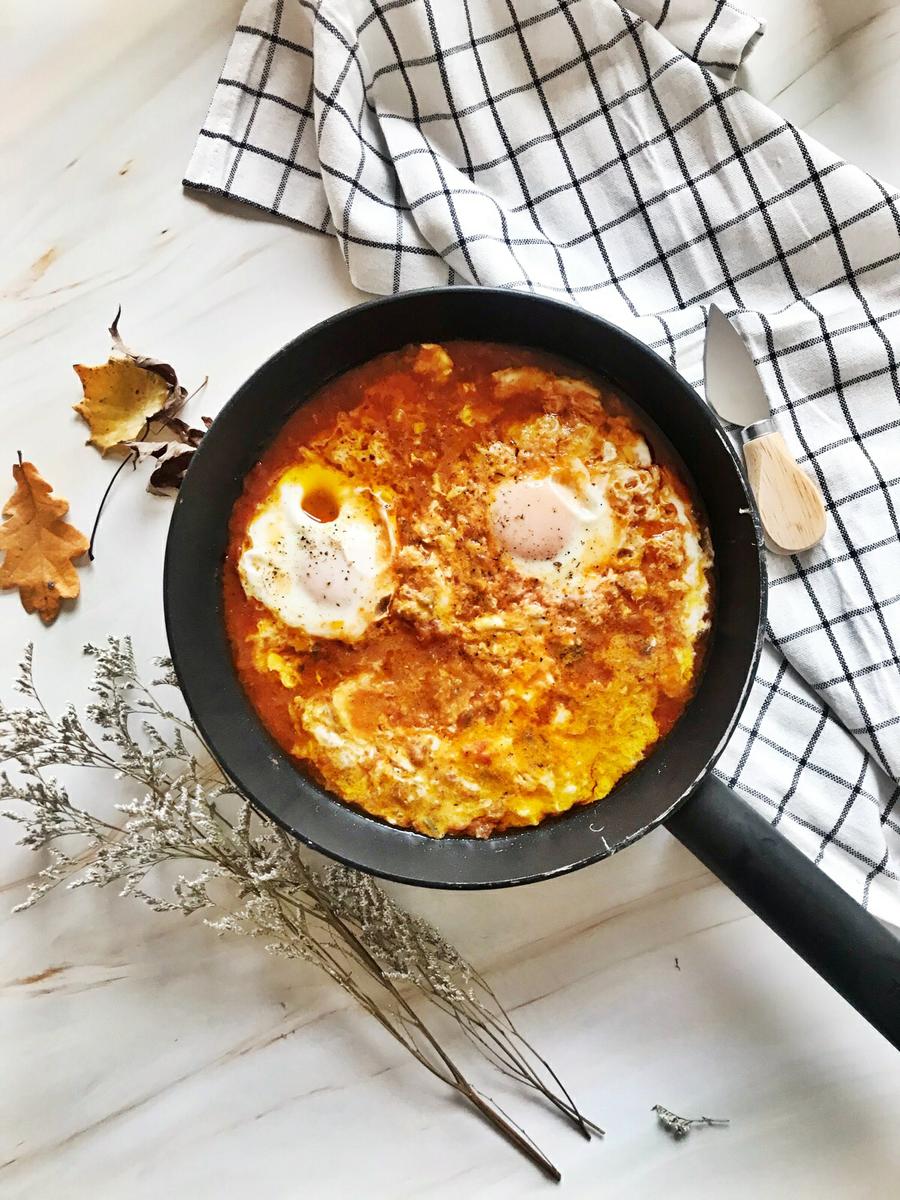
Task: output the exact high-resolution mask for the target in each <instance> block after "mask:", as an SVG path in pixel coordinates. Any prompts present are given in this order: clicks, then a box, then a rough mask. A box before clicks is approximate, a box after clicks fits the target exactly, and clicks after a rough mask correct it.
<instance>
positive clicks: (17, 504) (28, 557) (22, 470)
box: [0, 454, 88, 625]
mask: <svg viewBox="0 0 900 1200" xmlns="http://www.w3.org/2000/svg"><path fill="white" fill-rule="evenodd" d="M13 478H14V479H15V481H16V490H15V491H14V492H13V494H12V496H10V498H9V500H7V502H6V504H5V506H4V508H3V517H4V521H3V524H2V525H0V550H2V551H4V552H5V554H4V559H3V564H2V566H0V587H2V588H18V589H19V596H20V597H21V600H22V605H23V607H24V609H25V611H26V612H30V613H31V612H36V613H37V614H38V615H39V616H40V618H41V620H42V621H43V622H44V624H45V625H49V624H51V623H52V622H53V621H55V620H56V618H57V616H58V614H59V608H60V605H61V603H62V601H63V600H72V599H74V598H75V597H76V596H77V595H78V592H79V590H80V585H79V580H78V572H77V571H76V570H75V565H74V563H73V561H72V560H73V559H75V558H78V557H79V556H80V555H82V554H84V553H85V551H86V550H87V548H88V540H87V538H86V537H85V536H84V534H83V533H79V531H78V530H77V529H75V527H74V526H72V525H69V524H68V522H67V521H64V520H63V517H64V516H65V514H66V513H67V512H68V511H69V504H68V501H67V500H63V499H61V498H60V497H58V496H54V495H53V493H52V488H51V487H50V484H49V483H47V481H46V480H45V479H43V478H42V477H41V475H39V474H38V471H37V468H36V467H35V466H34V464H33V463H30V462H22V456H21V454H20V455H19V461H18V463H17V464H15V465H14V466H13Z"/></svg>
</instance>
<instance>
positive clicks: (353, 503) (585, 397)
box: [224, 342, 712, 837]
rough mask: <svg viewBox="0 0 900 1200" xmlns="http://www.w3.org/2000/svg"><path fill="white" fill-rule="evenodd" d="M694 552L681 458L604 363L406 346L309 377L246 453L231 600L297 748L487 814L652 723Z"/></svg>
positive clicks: (675, 708)
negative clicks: (251, 462)
mask: <svg viewBox="0 0 900 1200" xmlns="http://www.w3.org/2000/svg"><path fill="white" fill-rule="evenodd" d="M648 439H649V440H648ZM651 447H652V448H651ZM711 567H712V552H711V549H710V544H709V539H708V537H707V536H706V533H705V531H704V527H703V522H702V518H701V514H700V511H699V508H698V506H697V504H696V502H695V499H694V496H693V494H692V491H691V489H690V487H689V486H688V481H687V480H686V478H685V477H684V475H683V472H682V471H681V470H680V469H679V467H678V464H677V462H676V461H675V459H674V457H673V456H672V455H670V454H669V453H667V452H666V450H665V448H664V447H662V446H661V445H659V444H657V441H656V439H655V438H654V437H653V435H652V434H649V435H648V433H647V431H646V426H645V424H644V423H643V422H642V421H641V420H640V419H639V418H638V417H637V415H636V414H635V413H634V412H633V411H632V410H631V409H630V406H629V405H628V404H627V402H626V401H624V400H623V399H622V398H621V397H620V396H619V395H618V394H617V393H616V392H615V391H614V390H613V389H612V388H611V387H610V386H609V385H607V384H605V383H604V382H603V381H601V380H595V379H588V378H585V377H583V376H582V375H581V374H580V373H578V372H577V371H576V370H573V368H571V367H570V366H568V365H567V364H564V363H562V362H560V361H559V360H556V359H553V358H551V357H549V356H547V355H545V354H541V353H538V352H536V351H532V350H527V349H524V348H518V347H513V346H507V345H497V344H491V343H481V342H448V343H446V344H445V345H416V346H408V347H406V348H405V349H403V350H399V351H394V352H391V353H389V354H385V355H382V356H381V357H379V358H377V359H374V360H372V361H371V362H368V363H366V364H364V365H363V366H361V367H358V368H355V369H354V370H351V371H349V372H347V373H346V374H344V375H342V376H340V377H339V378H337V379H335V380H333V381H332V382H331V383H329V384H328V385H327V386H325V387H324V388H323V389H322V390H321V391H320V392H319V393H318V394H317V395H316V396H314V397H313V398H312V399H311V400H310V401H309V402H307V403H305V404H303V405H302V406H301V407H300V408H299V409H298V410H297V412H296V413H295V414H294V415H293V416H292V417H291V419H290V420H289V421H288V422H287V424H286V425H285V426H284V427H283V429H282V430H281V431H280V433H279V434H278V435H277V436H276V438H275V440H274V441H273V442H272V443H271V445H270V446H269V447H268V449H267V450H266V452H265V453H264V454H263V456H262V459H261V460H260V462H259V463H258V464H257V465H256V466H255V467H254V468H253V469H252V470H251V472H250V473H249V475H248V476H247V479H246V481H245V484H244V489H243V493H242V495H241V497H240V498H239V499H238V501H237V503H236V504H235V506H234V510H233V512H232V517H231V525H230V531H229V543H228V554H227V559H226V564H225V575H224V600H225V617H226V625H227V630H228V636H229V639H230V642H231V646H232V651H233V655H234V661H235V666H236V670H237V673H238V676H239V678H240V680H241V683H242V685H243V687H244V688H245V690H246V692H247V694H248V695H249V697H250V699H251V701H252V703H253V705H254V706H255V708H256V710H257V712H258V713H259V715H260V718H261V720H262V721H263V723H264V724H265V726H266V727H267V728H268V729H269V731H270V732H271V734H272V735H273V736H274V737H275V739H276V740H277V741H278V743H279V744H280V745H281V746H282V748H283V749H284V750H285V751H287V752H288V753H290V754H291V755H292V756H294V757H295V758H296V759H297V760H298V763H299V764H300V765H301V767H302V768H303V769H304V770H306V771H307V772H309V773H310V774H312V775H313V776H314V777H315V778H316V779H318V780H319V781H320V782H321V783H322V784H324V786H326V787H327V788H328V789H329V790H330V791H332V792H333V793H334V794H335V795H337V796H339V797H340V798H341V799H343V800H344V801H346V802H348V803H350V804H353V805H356V806H358V807H360V808H362V809H364V810H365V811H366V812H368V813H370V814H371V815H372V816H375V817H378V818H381V819H382V820H385V821H388V822H390V823H391V824H393V825H398V826H403V827H405V828H409V829H414V830H418V831H419V832H420V833H423V834H427V835H429V836H431V837H444V836H445V835H451V834H457V835H468V836H475V837H488V836H490V835H491V834H493V833H499V832H502V831H503V830H507V829H511V828H513V827H516V826H523V825H536V824H538V823H539V822H541V821H542V820H544V819H545V818H546V817H549V816H551V815H553V814H558V813H561V812H564V811H566V810H567V809H569V808H571V807H572V806H573V805H578V804H586V803H589V802H592V801H595V800H599V799H602V798H603V797H604V796H605V795H606V794H607V793H608V792H609V791H610V790H611V789H612V788H613V787H614V785H615V784H616V782H617V781H618V780H619V779H621V778H622V776H623V775H625V774H626V773H627V772H628V771H630V770H631V769H632V768H633V767H635V766H636V765H637V764H638V763H639V762H640V761H641V759H643V758H644V757H645V756H646V755H647V754H648V753H649V752H650V750H651V749H652V748H653V746H654V745H655V744H656V742H657V741H658V740H659V739H660V738H661V737H664V736H665V734H666V733H667V732H668V730H669V729H670V728H671V727H672V725H673V724H674V723H675V721H676V720H677V719H678V717H679V715H680V713H681V712H682V710H683V709H684V707H685V705H686V703H687V702H688V700H689V699H690V696H691V694H692V692H693V690H694V687H695V684H696V681H697V677H698V672H699V669H700V664H701V660H702V656H703V648H704V643H705V639H706V635H707V633H708V630H709V626H710V619H711V582H710V580H711Z"/></svg>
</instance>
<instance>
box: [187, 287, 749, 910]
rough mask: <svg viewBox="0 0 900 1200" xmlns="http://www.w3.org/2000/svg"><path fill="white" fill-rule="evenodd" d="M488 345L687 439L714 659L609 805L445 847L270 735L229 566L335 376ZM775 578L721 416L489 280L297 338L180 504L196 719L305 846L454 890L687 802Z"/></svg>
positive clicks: (730, 709)
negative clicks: (455, 342) (617, 399)
mask: <svg viewBox="0 0 900 1200" xmlns="http://www.w3.org/2000/svg"><path fill="white" fill-rule="evenodd" d="M450 339H470V340H480V339H487V340H490V341H496V342H508V343H511V344H517V345H526V346H533V347H538V348H540V349H542V350H545V351H549V352H550V353H552V354H555V355H557V356H560V357H563V358H566V359H569V360H570V361H573V362H575V363H577V364H579V365H580V366H582V367H583V368H584V369H586V370H587V371H590V372H592V373H594V374H598V375H603V376H605V377H606V378H608V379H609V380H610V381H611V382H612V383H613V384H614V385H615V386H616V387H618V388H619V389H620V390H621V391H622V392H623V393H624V394H625V395H626V396H627V397H628V398H629V399H630V400H631V401H632V403H633V404H634V405H636V406H637V408H638V409H639V410H641V411H642V412H643V413H644V414H646V416H647V417H648V418H649V420H650V422H652V424H653V425H655V426H657V427H658V428H659V429H660V430H661V431H662V433H663V435H664V436H665V438H666V439H668V441H669V442H670V443H671V444H672V446H674V447H675V450H676V451H677V453H678V455H679V457H680V458H681V460H682V462H683V463H684V466H685V468H686V470H687V473H688V475H689V476H690V478H691V479H692V480H693V482H694V484H695V486H696V488H697V491H698V493H699V495H700V498H701V500H702V503H703V506H704V507H705V509H706V514H707V518H708V522H709V529H710V534H711V537H712V541H713V546H714V551H715V564H716V565H715V571H716V578H715V592H716V611H715V617H714V627H713V634H712V638H711V643H710V646H709V649H708V653H707V661H706V667H705V670H704V673H703V676H702V678H701V680H700V683H699V686H698V688H697V691H696V694H695V695H694V697H693V699H692V701H691V702H690V704H689V705H688V707H687V709H686V710H685V712H684V714H683V715H682V717H681V719H680V720H679V722H678V724H677V725H676V726H675V728H674V729H673V730H672V732H671V733H670V734H669V736H668V737H667V738H666V739H664V740H663V741H662V742H661V743H660V744H659V746H658V747H657V748H656V749H655V750H654V752H653V753H652V754H651V755H650V756H649V757H648V758H647V759H646V760H645V761H644V762H643V763H641V764H640V766H639V767H637V768H636V769H635V770H634V771H632V772H631V773H630V774H629V775H628V776H626V777H625V778H624V779H623V780H622V781H621V782H620V783H619V784H618V785H617V787H616V788H615V789H614V790H613V792H611V793H610V795H609V796H607V797H606V798H605V799H603V800H602V801H599V802H597V803H596V804H593V805H586V806H584V807H580V808H577V809H574V810H571V811H570V812H569V813H566V814H564V815H563V816H561V817H558V818H555V819H552V820H550V821H547V822H544V823H543V824H541V825H539V826H537V827H534V828H527V829H521V830H517V831H514V832H510V833H506V834H501V835H499V836H495V837H493V838H490V839H487V840H478V839H473V838H447V839H443V840H435V839H429V838H426V837H424V836H423V835H421V834H417V833H413V832H411V831H407V830H400V829H396V828H393V827H391V826H388V825H385V824H382V823H381V822H378V821H377V820H375V819H373V818H371V817H369V816H367V815H365V814H363V813H361V812H358V811H356V810H355V809H352V808H349V807H348V806H346V805H344V804H343V803H341V802H340V801H339V800H337V799H336V798H335V797H333V796H331V795H329V794H328V793H327V792H325V791H324V790H323V789H322V788H320V787H319V786H317V785H316V784H314V783H313V782H312V781H311V780H310V779H309V778H307V777H306V776H305V775H304V774H303V773H302V772H301V771H300V770H299V769H298V768H297V766H296V765H295V764H294V762H293V761H292V760H291V759H290V758H289V757H288V756H287V755H285V754H284V753H283V752H282V751H281V750H280V748H279V747H278V746H277V745H276V744H275V742H274V741H273V740H272V738H271V737H270V736H269V734H268V733H267V731H266V730H265V728H264V727H263V726H262V724H261V722H260V720H259V718H258V717H257V715H256V713H255V711H254V710H253V708H252V707H251V705H250V703H249V701H248V700H247V698H246V697H245V695H244V693H243V690H242V688H241V686H240V684H239V682H238V680H237V677H236V674H235V672H234V669H233V666H232V660H231V652H230V647H229V645H228V641H227V638H226V635H225V630H224V623H223V619H222V603H221V564H222V559H223V555H224V551H225V545H226V540H227V526H228V519H229V515H230V512H231V508H232V506H233V504H234V501H235V500H236V498H237V496H238V495H239V493H240V490H241V487H242V483H243V478H244V476H245V474H246V473H247V471H248V470H249V469H250V467H251V466H252V465H253V464H254V462H255V461H256V460H257V458H258V457H259V454H260V452H261V451H262V449H263V448H264V446H265V445H266V444H267V443H268V442H269V441H270V440H271V438H272V437H273V436H274V435H275V433H276V432H277V431H278V430H279V429H280V428H281V426H282V425H283V423H284V421H285V420H286V418H287V417H288V416H289V415H290V413H291V412H292V411H293V410H294V409H295V407H296V406H297V404H298V403H302V402H303V400H304V399H308V398H309V397H311V396H312V395H314V394H315V392H316V391H318V389H319V388H320V387H322V386H323V384H325V383H326V382H327V381H328V380H329V379H331V378H333V377H334V376H335V375H338V374H341V373H343V372H344V371H346V370H348V369H349V368H351V367H353V366H356V365H358V364H359V363H362V362H365V361H367V360H368V359H370V358H373V357H375V356H376V355H378V354H382V353H384V352H385V351H388V350H392V349H397V348H399V347H400V346H403V345H405V344H407V343H410V342H421V341H429V342H434V341H437V342H440V341H445V340H450ZM763 589H764V574H763V570H762V562H761V553H760V543H759V538H758V533H757V526H756V521H755V517H754V514H753V508H752V504H751V502H750V500H749V498H748V495H747V491H746V488H745V485H744V481H743V476H742V473H741V470H740V468H739V466H738V464H737V462H736V459H735V457H734V454H733V452H732V450H731V448H730V446H729V444H728V442H727V440H726V438H725V437H724V435H723V433H722V431H721V429H720V427H719V426H718V424H717V422H716V421H715V418H714V417H712V415H711V414H710V413H709V411H708V410H707V408H706V406H705V405H704V404H703V402H702V401H701V400H700V399H699V397H698V396H697V394H696V393H695V392H694V391H693V389H692V388H691V387H690V386H689V385H688V384H687V383H686V382H685V381H684V380H683V379H682V378H681V377H680V376H679V375H678V374H677V373H676V372H675V371H674V370H673V369H672V368H671V367H670V366H669V365H668V364H667V363H665V362H664V361H663V360H662V359H661V358H659V357H658V356H657V355H655V354H654V353H653V352H652V351H650V350H648V349H647V348H646V347H644V346H643V345H641V344H640V343H638V342H636V341H634V340H633V339H632V338H630V337H629V336H628V335H626V334H625V333H623V332H622V331H621V330H619V329H618V328H616V327H615V326H612V325H610V324H608V323H607V322H604V321H602V320H600V319H599V318H596V317H593V316H590V315H589V314H587V313H584V312H582V311H581V310H577V309H573V308H571V307H570V306H568V305H564V304H559V303H556V302H554V301H550V300H546V299H543V298H539V297H535V296H532V295H529V294H526V293H516V292H504V291H494V290H490V289H483V288H448V289H434V290H431V291H427V292H421V293H405V294H403V295H401V296H397V297H392V298H390V299H386V300H380V301H375V302H373V303H371V304H366V305H362V306H360V307H358V308H355V309H351V310H349V311H348V312H345V313H342V314H340V315H339V316H337V317H335V318H332V319H331V320H330V321H327V322H325V323H323V324H322V325H319V326H316V327H315V328H314V329H311V330H309V331H308V332H307V333H305V334H303V335H301V336H300V337H299V338H297V339H296V340H295V341H293V342H291V343H290V344H289V345H288V346H286V347H285V348H284V349H283V350H282V351H280V352H279V353H278V354H276V355H275V356H274V357H273V358H272V359H270V360H269V361H268V362H267V363H265V364H264V365H263V366H262V367H260V369H259V370H258V371H257V372H256V373H255V374H254V375H253V376H252V377H251V378H250V379H249V380H248V381H247V383H245V384H244V386H243V387H242V388H241V389H240V391H239V392H238V393H237V394H236V395H235V396H234V398H233V399H232V400H231V401H230V402H229V404H228V405H227V406H226V407H225V409H224V410H223V411H222V413H221V414H220V416H219V417H218V419H217V420H216V422H215V423H214V425H213V426H212V428H211V429H210V431H209V432H208V433H207V435H206V437H205V439H204V441H203V443H202V445H201V448H200V450H199V451H198V452H197V454H196V455H195V458H194V462H193V464H192V466H191V468H190V470H189V472H188V475H187V478H186V480H185V482H184V485H183V487H182V490H181V493H180V494H179V497H178V500H177V501H176V505H175V511H174V513H173V518H172V525H171V529H170V533H169V541H168V545H167V550H166V566H165V582H164V597H165V610H166V624H167V630H168V635H169V643H170V648H171V652H172V657H173V660H174V663H175V668H176V671H177V673H178V677H179V680H180V682H181V685H182V688H183V691H184V694H185V698H186V700H187V703H188V706H189V708H190V710H191V713H192V715H193V717H194V719H195V721H196V723H197V725H198V728H199V729H200V731H201V733H202V734H203V736H204V738H205V740H206V742H207V744H208V746H209V747H210V749H211V751H212V753H213V754H214V755H215V757H216V758H217V759H218V760H219V762H220V764H221V765H222V767H223V768H224V769H225V771H226V772H227V773H228V774H229V775H230V776H231V777H232V778H233V779H234V780H235V782H236V783H237V784H238V785H239V786H240V787H241V789H242V790H243V791H244V792H245V793H246V794H247V795H248V796H250V797H251V798H252V799H253V800H254V801H255V802H256V803H257V804H258V805H259V806H260V807H261V808H262V809H264V810H265V811H267V812H268V813H270V815H272V816H273V817H274V818H275V819H277V820H278V821H279V822H281V823H282V824H283V825H284V826H285V827H287V828H288V829H290V830H291V831H292V832H293V833H295V834H296V835H297V836H298V837H300V838H301V839H302V840H303V841H305V842H307V843H308V844H309V845H311V846H314V847H315V848H316V849H319V850H322V851H323V852H324V853H326V854H329V855H331V856H332V857H335V858H338V859H340V860H342V861H345V862H349V863H352V864H353V865H356V866H359V867H361V868H362V869H364V870H368V871H372V872H374V873H376V874H380V875H384V876H387V877H391V878H395V879H400V880H403V881H405V882H410V883H420V884H425V885H431V886H442V887H486V886H502V885H506V884H512V883H521V882H527V881H530V880H534V879H541V878H546V877H548V876H551V875H555V874H559V873H561V872H564V871H568V870H572V869H574V868H575V867H578V866H582V865H585V864H586V863H588V862H591V861H594V860H595V859H597V858H602V857H604V856H605V855H607V854H609V853H611V852H613V851H615V850H616V849H619V848H621V847H622V846H624V845H627V844H628V843H629V842H631V841H633V840H635V839H636V838H637V837H639V836H640V835H641V834H643V833H644V832H647V831H648V830H649V829H651V828H653V827H654V826H655V825H656V824H658V823H659V822H660V821H661V820H662V819H663V818H664V817H665V816H666V815H668V813H669V812H670V811H672V809H673V808H675V807H676V806H677V805H678V803H679V802H680V801H681V800H682V799H683V798H684V797H685V796H686V795H687V794H688V793H689V792H690V790H691V788H692V786H693V785H694V784H695V783H696V781H697V780H698V779H699V778H700V777H701V776H702V774H703V773H704V771H705V770H706V769H707V767H708V765H709V763H710V762H711V761H712V760H713V759H714V758H715V756H716V755H717V753H718V752H719V751H720V750H721V748H722V746H723V745H724V742H725V740H726V739H727V736H728V734H729V733H730V732H731V729H732V728H733V725H734V722H735V720H736V717H737V712H738V711H739V708H740V706H741V704H742V702H743V699H744V696H745V694H746V690H747V688H748V686H749V682H750V679H751V676H752V671H753V667H754V665H755V662H756V658H757V656H758V650H759V637H760V629H761V624H762V614H763V606H764V596H763Z"/></svg>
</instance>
